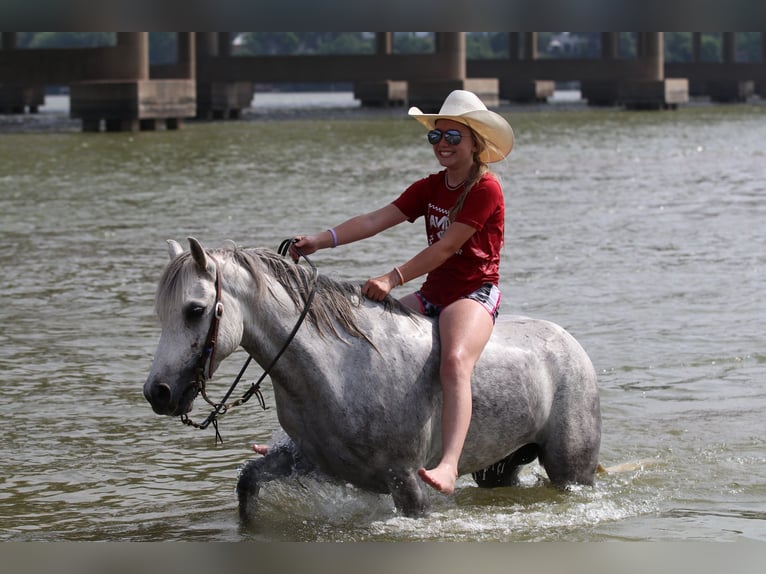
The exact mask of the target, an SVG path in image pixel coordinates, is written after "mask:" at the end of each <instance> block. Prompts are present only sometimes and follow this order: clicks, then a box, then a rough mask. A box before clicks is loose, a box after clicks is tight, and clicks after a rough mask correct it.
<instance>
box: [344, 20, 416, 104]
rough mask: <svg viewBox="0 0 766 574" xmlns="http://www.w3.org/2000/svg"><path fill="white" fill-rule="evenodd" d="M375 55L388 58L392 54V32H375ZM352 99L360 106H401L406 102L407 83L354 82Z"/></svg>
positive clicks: (400, 81) (381, 81) (401, 81)
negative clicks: (358, 102) (359, 103)
mask: <svg viewBox="0 0 766 574" xmlns="http://www.w3.org/2000/svg"><path fill="white" fill-rule="evenodd" d="M375 53H376V54H377V55H378V56H386V57H389V56H391V55H392V54H393V53H394V34H393V32H375ZM354 98H355V99H357V100H359V101H360V102H361V104H362V106H368V107H387V106H403V105H404V104H405V103H406V102H407V100H408V97H407V82H406V81H403V80H388V79H384V80H365V81H362V82H354Z"/></svg>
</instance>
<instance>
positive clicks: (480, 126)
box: [408, 90, 513, 163]
mask: <svg viewBox="0 0 766 574" xmlns="http://www.w3.org/2000/svg"><path fill="white" fill-rule="evenodd" d="M408 113H409V115H410V116H412V117H413V118H415V119H416V120H418V121H419V122H420V123H421V124H423V125H424V126H426V127H427V128H428V129H429V130H432V129H434V128H435V127H436V120H453V121H456V122H459V123H461V124H464V125H467V126H468V127H469V128H471V129H472V130H473V131H474V132H476V133H477V134H479V136H480V137H481V138H482V139H483V140H484V141H485V142H486V144H487V150H486V151H485V152H484V153H483V154H482V159H483V160H484V161H485V162H487V163H492V162H495V161H500V160H501V159H503V158H504V157H505V156H507V155H508V154H509V153H511V149H512V148H513V129H512V128H511V125H510V124H509V123H508V122H507V121H506V120H505V118H504V117H503V116H501V115H500V114H497V113H495V112H492V111H490V110H488V109H487V106H485V105H484V103H483V102H482V101H481V100H480V99H479V97H478V96H477V95H476V94H474V93H473V92H469V91H466V90H454V91H453V92H451V93H450V95H448V96H447V99H445V100H444V103H443V104H442V107H441V109H440V110H439V113H438V114H424V113H423V112H421V111H420V110H419V109H418V108H416V107H412V108H410V111H409V112H408Z"/></svg>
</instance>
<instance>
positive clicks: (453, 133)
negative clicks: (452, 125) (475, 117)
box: [428, 130, 463, 145]
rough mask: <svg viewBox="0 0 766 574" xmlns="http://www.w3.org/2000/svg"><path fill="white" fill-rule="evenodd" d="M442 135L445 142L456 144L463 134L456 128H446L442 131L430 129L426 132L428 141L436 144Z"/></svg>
mask: <svg viewBox="0 0 766 574" xmlns="http://www.w3.org/2000/svg"><path fill="white" fill-rule="evenodd" d="M442 136H444V139H445V140H447V143H448V144H450V145H457V144H459V143H460V140H461V139H463V136H462V135H461V133H460V132H459V131H457V130H447V131H444V132H443V131H441V130H431V131H430V132H428V143H430V144H431V145H436V144H438V143H439V142H440V141H442Z"/></svg>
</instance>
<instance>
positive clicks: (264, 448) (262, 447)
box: [253, 444, 269, 456]
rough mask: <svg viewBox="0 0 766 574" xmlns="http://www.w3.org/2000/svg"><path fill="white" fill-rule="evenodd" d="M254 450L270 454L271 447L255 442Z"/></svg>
mask: <svg viewBox="0 0 766 574" xmlns="http://www.w3.org/2000/svg"><path fill="white" fill-rule="evenodd" d="M253 450H254V451H255V452H257V453H258V454H260V455H263V456H266V455H267V454H269V447H268V446H266V445H265V444H254V445H253Z"/></svg>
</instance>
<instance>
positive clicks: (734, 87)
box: [707, 32, 755, 103]
mask: <svg viewBox="0 0 766 574" xmlns="http://www.w3.org/2000/svg"><path fill="white" fill-rule="evenodd" d="M734 34H735V33H734V32H723V37H722V39H723V42H722V43H721V52H722V53H721V56H722V58H721V59H722V60H723V63H722V64H721V66H726V67H728V66H736V65H737V63H736V62H737V58H736V52H737V42H736V36H735V35H734ZM707 92H708V94H709V95H710V99H711V100H712V101H714V102H723V103H728V102H744V101H746V100H747V99H748V98H749V97H751V96H752V95H753V94H754V93H755V82H753V80H738V79H716V80H710V81H709V82H708V84H707Z"/></svg>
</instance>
